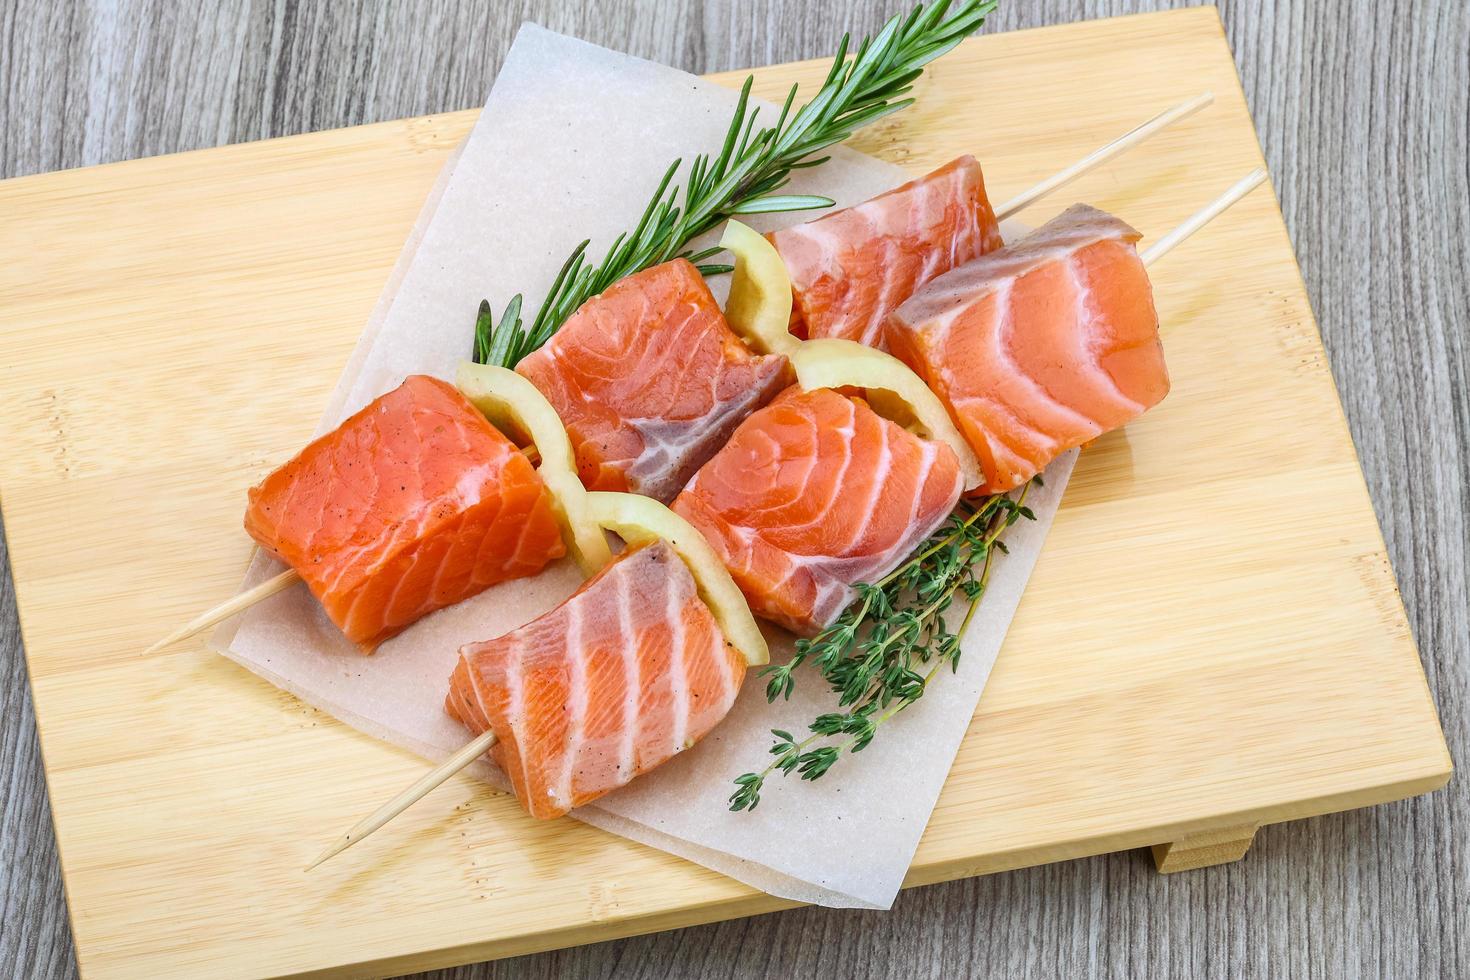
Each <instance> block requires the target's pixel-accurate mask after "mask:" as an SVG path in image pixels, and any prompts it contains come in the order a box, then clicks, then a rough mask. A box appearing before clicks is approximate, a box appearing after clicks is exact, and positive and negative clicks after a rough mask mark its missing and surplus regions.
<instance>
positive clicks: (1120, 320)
mask: <svg viewBox="0 0 1470 980" xmlns="http://www.w3.org/2000/svg"><path fill="white" fill-rule="evenodd" d="M1140 237H1141V236H1140V235H1139V233H1138V232H1136V231H1134V230H1133V229H1132V228H1130V227H1129V226H1128V225H1126V224H1124V223H1123V222H1122V221H1120V220H1118V219H1117V218H1115V217H1113V216H1112V215H1110V214H1106V213H1104V212H1102V211H1099V210H1097V209H1096V208H1093V207H1089V206H1087V205H1085V204H1077V205H1073V206H1072V207H1070V208H1068V209H1067V210H1066V211H1065V212H1063V213H1062V214H1060V215H1058V216H1057V217H1055V218H1053V219H1052V220H1051V221H1048V222H1047V223H1046V224H1044V225H1042V226H1041V227H1040V228H1038V229H1036V231H1034V232H1032V233H1031V234H1030V235H1028V236H1026V237H1025V238H1023V239H1021V240H1020V241H1018V242H1016V243H1015V244H1013V245H1010V246H1007V247H1006V248H1003V249H1001V250H999V251H996V252H991V253H989V254H988V255H984V256H981V257H980V258H978V259H975V260H974V261H972V262H970V263H968V264H967V265H964V266H961V267H960V268H958V269H955V270H954V271H952V272H949V273H947V274H945V275H943V276H940V277H939V278H938V279H936V280H934V281H933V282H931V283H930V284H929V285H928V286H926V287H924V288H923V289H921V290H920V291H919V292H917V293H915V294H914V296H913V297H911V298H910V299H909V300H908V302H906V303H904V304H903V305H902V306H900V307H899V308H898V310H897V311H896V312H895V313H894V314H893V316H892V317H891V318H890V319H889V321H888V324H887V327H886V330H887V336H888V344H889V346H890V347H891V348H892V350H893V353H894V354H896V355H897V356H898V357H899V358H901V359H902V360H903V361H904V362H905V363H907V364H908V365H909V367H911V368H913V369H914V371H916V372H917V373H918V374H919V375H920V376H921V377H922V378H923V379H924V380H925V381H926V382H927V383H928V385H929V387H930V388H932V389H933V390H934V393H935V394H937V395H938V396H939V397H940V399H941V400H943V402H944V404H945V407H946V408H948V410H949V413H950V415H951V416H953V418H954V421H955V424H956V425H957V426H959V429H960V431H961V433H963V434H964V437H965V440H966V441H967V442H968V443H969V444H970V446H971V447H972V448H973V449H974V450H975V455H977V456H978V457H979V458H980V465H981V468H982V469H983V470H984V473H985V481H986V482H985V484H984V485H983V486H981V487H980V488H978V489H979V491H980V492H986V493H994V492H998V491H1005V490H1010V489H1013V488H1015V487H1018V486H1020V485H1021V484H1022V483H1025V482H1026V481H1027V480H1029V479H1031V477H1033V476H1035V475H1036V474H1037V473H1039V472H1040V471H1041V470H1042V469H1044V468H1045V467H1046V464H1047V463H1049V462H1051V461H1052V460H1053V459H1055V458H1056V457H1057V456H1058V455H1059V454H1061V453H1062V452H1065V451H1066V450H1068V449H1071V448H1073V447H1075V446H1080V445H1082V444H1083V443H1085V442H1088V441H1090V440H1092V439H1095V438H1097V437H1098V436H1099V435H1101V434H1102V433H1104V432H1107V431H1108V430H1110V429H1116V428H1118V427H1119V426H1121V425H1123V424H1125V423H1127V422H1129V421H1131V420H1132V419H1135V418H1137V417H1138V416H1139V415H1141V414H1143V413H1144V412H1145V411H1147V410H1148V409H1150V408H1152V407H1153V406H1154V405H1157V404H1158V403H1159V402H1160V401H1162V400H1163V398H1164V396H1165V395H1167V394H1168V393H1169V374H1168V371H1167V370H1166V368H1165V366H1164V350H1163V346H1162V345H1161V344H1160V343H1159V317H1158V314H1157V313H1156V312H1155V310H1154V299H1153V290H1152V287H1151V286H1150V285H1149V281H1148V273H1147V272H1145V271H1144V268H1143V262H1142V261H1141V260H1140V259H1139V257H1138V251H1137V249H1136V248H1135V247H1134V243H1135V242H1137V241H1138V239H1139V238H1140Z"/></svg>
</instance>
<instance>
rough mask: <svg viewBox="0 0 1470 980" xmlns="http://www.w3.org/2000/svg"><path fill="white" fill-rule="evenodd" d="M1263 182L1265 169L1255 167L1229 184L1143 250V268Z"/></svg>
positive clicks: (1167, 252) (1141, 254)
mask: <svg viewBox="0 0 1470 980" xmlns="http://www.w3.org/2000/svg"><path fill="white" fill-rule="evenodd" d="M1265 182H1266V170H1265V168H1264V167H1257V168H1256V169H1254V170H1252V171H1251V172H1250V173H1248V174H1246V175H1245V176H1244V177H1242V178H1241V179H1240V180H1238V181H1236V182H1235V183H1234V184H1231V185H1230V187H1229V189H1227V190H1226V191H1225V193H1223V194H1221V195H1220V196H1219V197H1217V198H1215V199H1214V200H1213V201H1211V202H1210V203H1209V204H1206V205H1205V206H1204V207H1202V208H1200V209H1199V210H1198V211H1196V212H1195V213H1194V214H1192V215H1190V216H1189V217H1188V218H1185V219H1184V221H1182V222H1181V223H1180V224H1179V225H1178V226H1176V227H1175V228H1174V230H1173V231H1170V232H1169V233H1168V234H1166V235H1164V236H1163V237H1162V238H1160V239H1159V240H1158V241H1156V242H1154V243H1153V244H1152V245H1150V246H1149V247H1148V248H1146V249H1144V250H1143V251H1142V252H1141V253H1140V254H1139V258H1141V259H1142V260H1143V264H1144V265H1145V266H1150V265H1153V264H1154V263H1155V262H1157V261H1158V260H1159V259H1161V258H1163V257H1164V256H1165V255H1167V254H1169V252H1171V251H1172V250H1173V249H1174V248H1175V247H1176V246H1177V245H1179V244H1180V243H1181V242H1183V241H1184V240H1185V239H1186V238H1188V237H1189V236H1190V235H1193V234H1194V233H1195V232H1197V231H1199V230H1200V229H1201V228H1203V227H1204V226H1205V225H1207V224H1209V223H1210V222H1211V221H1213V220H1215V219H1216V218H1218V217H1219V216H1220V215H1222V214H1224V213H1225V212H1226V211H1227V210H1229V209H1230V208H1231V207H1232V206H1233V205H1234V204H1236V203H1237V202H1238V201H1239V200H1240V199H1241V198H1243V197H1245V196H1246V195H1247V194H1249V193H1250V192H1251V191H1253V190H1255V189H1256V188H1257V187H1260V186H1261V185H1262V184H1264V183H1265Z"/></svg>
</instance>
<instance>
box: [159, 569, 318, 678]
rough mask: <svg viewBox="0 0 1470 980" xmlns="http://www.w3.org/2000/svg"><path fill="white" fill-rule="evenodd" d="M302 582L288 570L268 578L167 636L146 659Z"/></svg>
mask: <svg viewBox="0 0 1470 980" xmlns="http://www.w3.org/2000/svg"><path fill="white" fill-rule="evenodd" d="M299 581H301V576H300V575H297V574H296V572H295V570H294V569H290V568H288V569H286V570H285V571H284V572H282V573H281V574H279V575H277V576H275V577H273V578H268V579H266V580H265V581H264V582H261V583H260V584H259V585H257V586H256V587H255V588H253V589H248V590H246V591H244V592H241V593H240V594H239V595H237V596H234V597H232V598H230V599H226V600H225V601H224V602H221V603H220V604H219V605H217V606H215V607H214V608H213V609H209V610H206V611H204V612H202V613H200V614H199V615H198V616H195V617H194V618H193V619H191V620H189V621H188V622H187V623H185V624H184V625H183V626H180V627H179V628H178V629H176V630H174V631H173V632H172V633H170V634H169V635H168V636H165V637H164V638H163V639H161V640H159V641H158V642H157V643H155V644H153V645H152V646H151V647H149V648H148V649H146V650H144V651H143V654H142V655H143V656H145V657H146V656H148V655H149V654H153V653H157V652H158V651H159V650H162V649H163V648H164V647H166V646H169V645H170V644H173V643H177V642H179V641H180V640H185V639H188V638H189V637H191V636H193V635H194V634H196V633H203V632H204V631H205V630H207V629H209V628H210V627H211V626H214V625H217V624H219V623H222V622H224V621H225V620H227V619H229V618H230V617H231V616H233V615H235V613H238V612H244V611H245V610H246V609H249V608H250V607H251V606H253V605H255V604H256V603H257V602H261V601H263V600H265V599H269V598H270V597H271V596H273V595H275V594H276V593H277V592H280V591H281V590H282V589H285V588H289V587H290V586H292V585H295V584H296V583H297V582H299Z"/></svg>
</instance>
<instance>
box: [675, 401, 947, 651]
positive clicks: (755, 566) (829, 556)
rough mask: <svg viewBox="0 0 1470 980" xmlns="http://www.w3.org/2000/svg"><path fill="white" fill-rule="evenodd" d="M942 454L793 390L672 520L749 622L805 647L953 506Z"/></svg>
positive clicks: (839, 405)
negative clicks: (732, 587)
mask: <svg viewBox="0 0 1470 980" xmlns="http://www.w3.org/2000/svg"><path fill="white" fill-rule="evenodd" d="M963 479H964V478H963V475H962V474H961V473H960V466H959V461H958V460H957V459H956V458H955V454H954V452H953V451H952V450H951V449H950V448H949V447H948V446H945V445H944V444H942V443H939V442H933V441H930V440H928V439H922V438H920V437H918V436H916V435H914V434H913V433H911V432H909V431H908V430H906V429H904V428H902V427H900V426H898V425H896V424H894V423H893V422H890V421H888V420H887V419H885V418H882V417H881V416H879V415H878V414H877V413H876V412H874V411H873V410H872V408H870V407H869V406H868V403H867V402H865V401H863V400H862V399H860V398H849V397H846V396H844V395H842V394H840V393H838V392H836V391H833V390H832V389H830V388H818V389H816V390H813V391H802V390H801V389H800V388H796V387H792V388H789V389H787V390H786V391H785V392H783V393H782V394H781V395H780V396H779V397H777V398H776V399H775V400H774V401H773V402H771V403H770V404H769V405H767V406H766V407H765V408H762V409H760V410H759V411H757V412H756V413H755V414H753V415H751V417H750V418H748V419H746V420H745V422H743V423H742V424H741V426H740V427H739V428H738V429H736V430H735V435H734V437H733V438H732V439H731V440H730V442H729V444H728V445H727V446H725V448H724V449H721V450H720V451H719V452H718V453H716V454H715V456H714V458H713V459H711V460H710V461H709V462H708V463H706V464H705V465H704V466H703V467H702V468H701V469H700V470H699V472H698V473H697V474H695V476H694V479H693V480H691V481H690V483H689V486H688V487H687V488H686V489H685V490H684V492H683V493H681V494H679V496H678V497H677V498H676V499H675V500H674V505H673V509H674V510H675V511H676V512H677V513H679V514H680V515H682V516H683V517H684V518H685V520H687V521H689V522H690V523H691V524H693V525H694V526H695V527H697V528H699V530H700V531H701V532H702V533H703V534H704V536H705V537H706V538H708V539H709V541H710V544H711V545H713V546H714V549H715V551H716V552H717V553H718V554H719V555H720V558H721V560H723V561H724V563H725V566H726V567H727V568H728V569H729V570H730V575H731V576H732V577H733V578H734V579H735V583H736V584H737V585H738V586H740V590H741V591H742V592H743V593H744V594H745V597H746V599H747V601H749V602H750V608H751V611H752V612H754V613H755V614H756V615H758V616H762V617H764V618H766V619H769V620H772V621H773V622H776V623H780V624H781V625H782V626H785V627H786V628H787V629H790V630H792V631H793V632H796V633H798V634H802V635H812V634H815V633H817V632H819V631H820V630H821V629H822V628H823V627H825V626H828V625H830V624H831V623H832V621H833V620H835V619H836V618H837V616H838V615H839V614H840V613H841V612H842V610H843V608H844V607H846V606H847V604H848V603H849V602H851V601H852V597H853V595H854V590H853V588H852V586H853V584H854V583H857V582H874V581H876V580H877V579H879V578H881V577H882V576H884V575H886V574H887V573H888V572H890V571H891V570H893V569H894V568H895V567H897V566H898V564H899V563H900V562H901V561H902V560H903V559H904V558H905V557H907V556H908V554H909V553H910V552H911V551H912V550H913V549H914V547H915V546H916V545H917V544H918V543H919V542H920V541H922V540H923V539H924V538H926V537H927V536H928V535H929V534H930V533H931V532H933V530H934V529H935V528H936V527H938V526H939V525H940V523H942V522H943V521H944V519H945V517H947V516H948V515H949V513H950V511H951V510H952V509H953V508H954V506H955V503H956V502H957V501H958V500H959V495H960V490H961V486H962V483H963Z"/></svg>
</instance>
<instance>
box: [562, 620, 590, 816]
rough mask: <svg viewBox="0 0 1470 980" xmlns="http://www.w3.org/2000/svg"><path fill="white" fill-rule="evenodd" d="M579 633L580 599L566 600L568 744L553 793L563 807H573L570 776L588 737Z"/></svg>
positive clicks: (583, 652)
mask: <svg viewBox="0 0 1470 980" xmlns="http://www.w3.org/2000/svg"><path fill="white" fill-rule="evenodd" d="M582 633H583V619H582V606H581V603H577V602H569V603H567V604H566V638H565V643H566V650H567V656H566V661H567V668H568V671H567V672H568V675H569V680H568V684H567V715H568V717H567V745H566V755H565V756H563V758H562V769H561V776H560V777H559V778H558V779H557V781H556V794H555V802H556V805H557V806H559V807H563V808H565V809H571V807H572V778H573V775H574V774H575V773H576V771H577V766H578V765H579V764H580V762H581V756H582V746H583V744H584V743H585V742H586V740H587V640H586V638H585V637H584V636H583V635H582Z"/></svg>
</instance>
